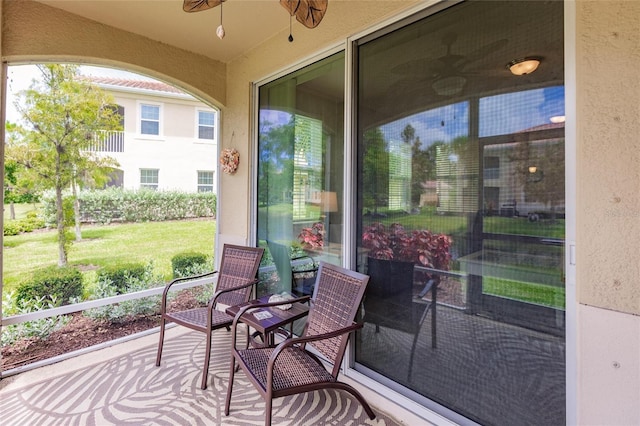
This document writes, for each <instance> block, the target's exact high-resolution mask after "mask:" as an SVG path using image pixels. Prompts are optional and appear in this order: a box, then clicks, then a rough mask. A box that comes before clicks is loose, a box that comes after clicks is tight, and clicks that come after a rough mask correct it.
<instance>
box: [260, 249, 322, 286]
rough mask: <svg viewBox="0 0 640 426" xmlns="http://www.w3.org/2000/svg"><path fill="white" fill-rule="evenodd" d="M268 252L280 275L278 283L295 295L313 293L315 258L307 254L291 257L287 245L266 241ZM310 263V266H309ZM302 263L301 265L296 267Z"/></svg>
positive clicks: (315, 270)
mask: <svg viewBox="0 0 640 426" xmlns="http://www.w3.org/2000/svg"><path fill="white" fill-rule="evenodd" d="M267 246H268V247H269V252H270V253H271V257H272V258H273V263H274V264H275V266H276V270H277V271H278V276H279V277H280V285H281V286H282V289H283V290H285V291H289V289H291V290H290V291H291V293H293V294H295V295H296V296H308V295H311V294H313V285H314V283H315V279H316V275H317V273H318V266H317V264H316V262H315V260H314V259H313V258H312V257H311V256H309V255H308V254H303V255H300V256H295V257H293V258H292V257H291V255H290V251H289V246H287V245H284V244H280V243H276V242H275V241H267ZM309 264H310V266H309ZM296 265H302V266H303V267H296Z"/></svg>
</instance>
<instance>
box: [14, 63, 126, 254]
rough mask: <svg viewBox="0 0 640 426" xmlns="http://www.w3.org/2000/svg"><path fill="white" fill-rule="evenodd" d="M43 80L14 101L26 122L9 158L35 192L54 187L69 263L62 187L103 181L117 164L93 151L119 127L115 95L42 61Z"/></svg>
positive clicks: (17, 129)
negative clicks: (104, 134) (104, 136)
mask: <svg viewBox="0 0 640 426" xmlns="http://www.w3.org/2000/svg"><path fill="white" fill-rule="evenodd" d="M38 68H39V70H40V72H41V79H40V80H33V81H32V83H31V86H30V87H29V89H27V90H25V91H22V92H21V93H19V94H18V98H17V100H16V102H15V106H16V109H17V111H18V112H19V113H20V115H21V117H22V121H23V123H24V124H21V125H16V126H13V127H12V128H10V129H8V130H9V131H10V137H9V141H10V144H8V146H7V153H6V156H7V159H8V160H9V161H15V162H16V163H18V164H19V165H20V166H21V168H20V170H19V173H20V178H21V179H23V181H24V182H30V183H31V184H32V185H33V187H34V188H35V189H37V190H40V191H42V190H46V189H54V190H55V192H56V210H57V220H56V222H57V227H58V252H59V253H58V264H59V265H60V266H63V265H66V263H67V252H66V251H67V246H68V244H67V241H66V239H67V237H66V235H65V217H64V210H63V205H62V191H63V190H65V189H67V188H70V187H72V185H79V186H85V185H89V186H90V185H95V184H100V183H101V182H103V181H104V179H105V178H106V176H107V175H108V174H109V173H110V172H111V170H112V168H113V167H115V166H117V163H116V162H115V161H114V160H113V159H110V158H108V157H102V156H99V155H97V154H96V153H94V152H91V151H90V147H91V145H92V144H93V143H94V137H95V135H97V134H99V131H100V130H120V117H119V116H118V115H117V113H116V111H115V110H114V109H113V108H111V105H112V104H113V100H112V98H111V96H109V95H108V94H107V93H105V92H103V91H102V90H101V89H100V88H98V87H96V86H94V85H92V84H91V83H89V82H88V81H86V80H83V79H82V78H81V77H80V76H79V73H78V67H77V66H75V65H62V64H46V65H38Z"/></svg>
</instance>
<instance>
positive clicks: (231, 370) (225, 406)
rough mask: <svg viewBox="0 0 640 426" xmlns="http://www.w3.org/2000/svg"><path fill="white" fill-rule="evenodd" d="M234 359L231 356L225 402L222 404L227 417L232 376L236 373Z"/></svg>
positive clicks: (231, 390) (231, 389)
mask: <svg viewBox="0 0 640 426" xmlns="http://www.w3.org/2000/svg"><path fill="white" fill-rule="evenodd" d="M235 364H236V359H235V357H234V356H233V355H231V366H230V367H229V385H228V386H227V400H226V401H225V403H224V415H225V416H228V415H229V406H230V405H231V392H233V376H234V374H235V372H236V365H235Z"/></svg>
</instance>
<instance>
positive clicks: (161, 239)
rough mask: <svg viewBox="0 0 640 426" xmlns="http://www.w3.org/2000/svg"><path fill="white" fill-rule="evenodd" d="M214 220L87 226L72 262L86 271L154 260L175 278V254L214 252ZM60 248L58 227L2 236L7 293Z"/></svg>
mask: <svg viewBox="0 0 640 426" xmlns="http://www.w3.org/2000/svg"><path fill="white" fill-rule="evenodd" d="M215 230H216V224H215V221H214V220H195V221H168V222H146V223H130V224H122V225H105V226H97V225H93V226H84V227H83V228H82V237H83V240H82V241H80V242H74V243H73V245H72V246H71V248H70V250H69V258H68V261H69V264H70V265H74V266H81V267H82V269H88V270H89V272H86V274H87V275H91V274H93V273H94V271H93V270H95V269H96V267H101V266H106V265H111V264H114V263H118V262H148V261H150V260H153V263H154V267H155V270H156V272H158V273H160V274H162V275H163V276H164V277H165V279H169V278H170V276H171V258H172V257H173V256H174V255H175V254H177V253H180V252H183V251H192V250H193V251H198V252H202V253H205V254H208V255H212V256H213V250H214V238H215ZM57 250H58V246H57V241H56V234H55V231H54V230H51V231H38V232H32V233H27V234H21V235H16V236H10V237H5V238H4V253H3V256H4V259H3V260H4V265H3V280H4V281H3V282H4V284H3V285H4V291H5V292H6V291H8V290H11V289H12V288H14V287H15V286H16V284H17V283H19V282H20V281H22V280H23V279H24V278H25V277H28V276H29V274H30V272H31V271H33V270H35V269H38V268H41V267H45V266H50V265H56V264H57V261H58V251H57Z"/></svg>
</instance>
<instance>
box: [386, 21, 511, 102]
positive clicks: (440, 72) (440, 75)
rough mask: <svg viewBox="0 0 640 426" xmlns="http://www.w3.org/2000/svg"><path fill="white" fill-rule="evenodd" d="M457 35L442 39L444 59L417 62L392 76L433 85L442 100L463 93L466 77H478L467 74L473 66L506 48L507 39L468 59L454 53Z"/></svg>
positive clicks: (395, 70) (401, 66) (400, 67)
mask: <svg viewBox="0 0 640 426" xmlns="http://www.w3.org/2000/svg"><path fill="white" fill-rule="evenodd" d="M457 39H458V36H457V34H455V33H448V34H445V35H444V36H443V37H442V44H444V45H445V46H446V52H445V54H444V55H442V56H439V57H436V58H432V57H427V58H417V59H412V60H410V61H407V62H404V63H402V64H399V65H396V66H395V67H393V68H392V69H391V73H392V74H395V75H398V76H400V77H401V81H402V80H407V81H414V82H415V81H421V82H430V84H431V88H432V89H433V91H434V92H435V93H436V94H438V95H440V96H452V95H456V94H458V93H460V92H461V91H462V90H463V89H464V86H465V85H466V83H467V77H468V76H470V75H474V74H476V73H475V72H473V71H469V70H467V68H468V66H469V65H471V64H472V63H473V62H476V61H478V60H479V59H482V58H483V57H485V56H487V55H488V54H490V53H492V52H494V51H497V50H499V49H501V48H502V47H504V46H505V45H506V44H507V39H501V40H497V41H495V42H492V43H489V44H486V45H484V46H482V47H481V48H479V49H477V50H475V51H473V52H470V53H468V54H466V55H460V54H456V53H453V49H452V46H453V45H454V43H455V42H456V41H457Z"/></svg>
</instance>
